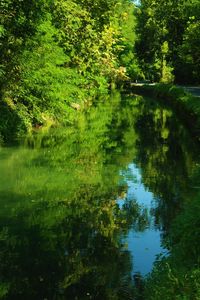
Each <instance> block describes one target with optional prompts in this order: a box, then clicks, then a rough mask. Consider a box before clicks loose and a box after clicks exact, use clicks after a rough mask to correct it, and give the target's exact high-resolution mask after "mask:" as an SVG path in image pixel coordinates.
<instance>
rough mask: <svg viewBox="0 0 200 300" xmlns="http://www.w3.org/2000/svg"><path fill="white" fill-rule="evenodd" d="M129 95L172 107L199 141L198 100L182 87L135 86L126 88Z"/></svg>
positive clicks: (165, 85)
mask: <svg viewBox="0 0 200 300" xmlns="http://www.w3.org/2000/svg"><path fill="white" fill-rule="evenodd" d="M127 90H128V92H129V93H135V94H141V95H144V96H148V97H151V98H155V99H157V100H159V101H162V102H164V103H166V104H168V105H169V106H170V107H172V108H173V109H174V110H175V111H176V113H177V115H178V117H179V118H181V119H182V120H183V121H184V123H185V124H186V125H187V127H188V129H189V130H190V132H191V134H192V135H193V137H195V138H197V139H198V140H200V99H199V97H198V96H194V95H192V94H191V93H190V92H189V90H188V91H187V90H186V89H185V88H184V87H179V86H178V87H177V86H174V85H169V84H135V83H130V84H129V86H128V87H127Z"/></svg>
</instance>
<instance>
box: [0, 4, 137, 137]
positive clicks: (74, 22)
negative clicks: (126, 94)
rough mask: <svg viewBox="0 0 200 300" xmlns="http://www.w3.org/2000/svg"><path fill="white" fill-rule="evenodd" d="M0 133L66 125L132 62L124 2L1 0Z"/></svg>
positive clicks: (129, 15)
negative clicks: (57, 124)
mask: <svg viewBox="0 0 200 300" xmlns="http://www.w3.org/2000/svg"><path fill="white" fill-rule="evenodd" d="M0 11H1V12H2V13H1V15H0V18H1V25H0V38H1V42H0V55H1V65H0V90H1V95H0V109H1V122H0V134H1V136H3V137H4V139H5V140H6V141H7V142H8V141H12V140H13V138H14V137H16V134H18V135H20V134H21V133H22V132H24V131H27V130H29V129H31V127H32V125H35V126H39V125H42V124H44V123H48V121H49V122H52V121H53V120H54V122H55V121H56V120H59V121H61V120H62V122H63V123H64V122H69V121H70V112H71V110H72V109H71V108H70V107H71V106H73V107H75V108H80V107H83V106H89V105H90V103H91V101H92V100H93V99H94V98H95V97H97V96H100V95H105V94H106V93H107V92H108V88H109V87H110V86H112V85H113V83H116V82H118V81H120V80H121V79H123V78H126V76H127V75H128V74H129V75H131V76H134V74H135V73H136V72H137V64H136V60H135V56H134V54H133V44H134V40H135V33H134V25H135V17H134V14H133V11H134V6H133V4H132V3H131V2H129V1H128V0H122V1H117V0H98V1H95V2H94V1H90V0H88V1H76V0H74V1H71V0H62V1H53V0H52V1H51V0H49V1H43V0H41V1H29V0H23V1H10V0H5V1H0Z"/></svg>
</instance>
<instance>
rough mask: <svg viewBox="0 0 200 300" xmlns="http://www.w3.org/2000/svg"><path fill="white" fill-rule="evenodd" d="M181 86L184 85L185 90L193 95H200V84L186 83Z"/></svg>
mask: <svg viewBox="0 0 200 300" xmlns="http://www.w3.org/2000/svg"><path fill="white" fill-rule="evenodd" d="M180 87H182V88H183V89H184V90H186V91H187V92H189V93H190V94H192V95H194V96H196V97H200V86H184V85H180Z"/></svg>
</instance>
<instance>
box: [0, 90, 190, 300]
mask: <svg viewBox="0 0 200 300" xmlns="http://www.w3.org/2000/svg"><path fill="white" fill-rule="evenodd" d="M195 149H196V145H195V143H193V142H192V141H191V139H190V137H189V134H188V132H187V130H186V129H185V128H184V126H182V125H181V124H180V122H179V121H178V120H177V119H176V117H175V116H174V114H173V113H172V111H171V110H170V109H168V108H166V107H162V106H159V105H157V104H156V103H154V101H152V100H150V99H144V98H142V97H131V98H128V97H127V98H125V97H124V98H121V97H120V95H119V94H118V93H116V94H113V95H112V97H111V98H110V99H104V101H99V102H98V103H96V104H95V105H94V106H93V107H90V108H89V109H88V110H87V111H86V112H80V111H77V120H76V122H75V123H74V124H72V125H70V126H69V127H67V128H52V129H50V131H49V132H48V133H46V132H39V133H35V134H34V135H33V136H30V137H27V138H26V140H25V143H24V144H23V145H22V146H21V147H16V148H0V162H1V163H0V174H2V177H1V181H0V203H1V212H0V226H1V233H0V274H1V285H0V298H1V299H34V300H35V299H70V300H73V299H81V300H82V299H97V300H98V299H99V300H100V299H101V300H102V299H104V300H106V299H108V300H118V299H119V300H121V299H133V298H134V295H135V291H134V284H133V282H132V278H131V270H132V264H131V257H130V253H129V252H128V251H127V250H126V247H125V245H123V243H122V241H121V238H120V236H121V233H122V232H123V234H124V233H126V232H127V231H128V230H129V229H130V228H132V227H134V228H135V230H140V231H142V230H144V229H145V228H146V226H147V225H148V214H147V211H145V209H143V208H141V207H140V206H139V205H138V204H137V202H136V201H135V199H131V200H130V199H126V198H125V197H124V196H123V197H122V194H125V193H126V192H127V188H128V187H127V184H126V182H125V181H123V176H122V175H123V174H125V173H126V174H127V176H128V173H127V170H128V166H129V164H130V163H132V162H133V161H134V163H135V164H136V165H137V166H138V167H139V168H140V169H141V172H142V180H143V183H144V185H145V187H146V188H148V189H149V190H150V191H151V192H153V194H154V195H155V198H156V201H157V202H156V207H155V208H154V210H152V214H153V215H155V217H156V218H155V219H156V223H157V226H158V227H159V228H161V229H162V230H164V231H165V232H166V233H168V230H169V227H170V224H171V221H172V220H173V218H174V217H175V216H176V215H177V213H178V211H179V210H180V208H181V206H182V203H183V202H184V201H186V198H187V195H188V193H189V186H190V185H191V179H190V178H191V176H192V174H193V172H194V170H195V165H196V159H195V157H196V150H195ZM129 177H130V176H129ZM129 179H130V180H133V181H134V180H135V178H129ZM119 197H121V198H123V199H125V200H124V204H123V206H122V207H119V205H118V202H117V199H118V198H119Z"/></svg>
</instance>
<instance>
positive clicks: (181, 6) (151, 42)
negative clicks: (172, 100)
mask: <svg viewBox="0 0 200 300" xmlns="http://www.w3.org/2000/svg"><path fill="white" fill-rule="evenodd" d="M140 2H141V4H140V5H139V7H138V11H137V20H138V26H137V32H138V35H139V39H138V41H137V45H136V49H137V55H138V57H139V59H140V60H139V61H140V66H141V69H142V70H143V72H144V74H145V76H146V78H147V79H150V80H153V81H161V82H168V83H169V82H171V81H173V75H175V80H176V81H177V82H179V83H199V77H198V74H199V54H198V53H199V47H198V45H199V38H198V36H199V25H198V23H199V21H198V20H199V16H200V6H199V1H196V0H194V1H187V0H184V1H174V0H170V1H167V2H166V1H158V0H156V1H150V0H141V1H140ZM166 42H167V43H168V50H167V51H166V53H165V54H164V55H163V43H166ZM171 74H172V75H171Z"/></svg>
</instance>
